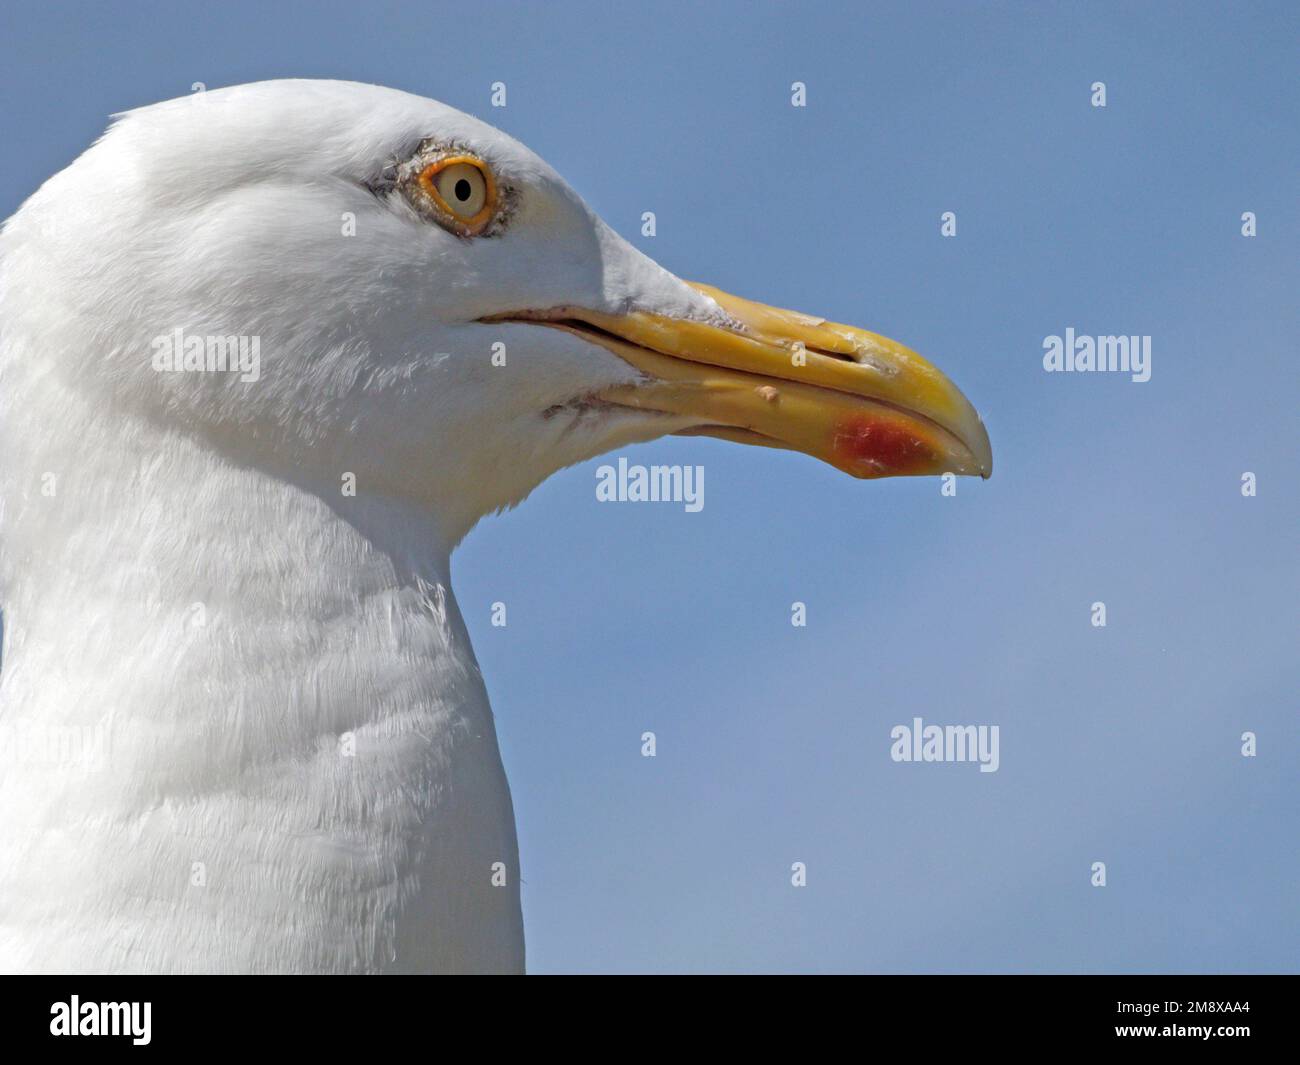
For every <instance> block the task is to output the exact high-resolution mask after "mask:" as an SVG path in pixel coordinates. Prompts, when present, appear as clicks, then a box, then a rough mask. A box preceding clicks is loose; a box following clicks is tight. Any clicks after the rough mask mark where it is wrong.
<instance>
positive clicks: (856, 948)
mask: <svg viewBox="0 0 1300 1065" xmlns="http://www.w3.org/2000/svg"><path fill="white" fill-rule="evenodd" d="M1298 36H1300V18H1298V17H1297V14H1296V12H1295V8H1294V5H1293V4H1282V3H1278V4H1243V5H1226V4H1224V5H1208V4H1195V3H1178V4H1141V5H1109V4H1107V5H1102V4H1084V5H1075V4H1071V5H1068V6H1066V5H1055V4H1025V5H1020V4H998V5H976V4H937V3H908V4H884V5H874V4H857V3H853V4H849V3H846V4H843V5H840V4H798V5H795V4H744V5H741V4H707V5H699V4H683V5H655V6H653V7H650V8H646V9H641V10H634V9H633V8H632V6H631V5H623V4H618V5H611V4H607V3H600V4H577V3H568V2H558V3H547V4H541V3H537V4H499V3H490V2H479V3H472V4H466V3H463V2H456V3H443V2H435V0H423V2H421V3H418V4H416V3H412V4H406V5H402V6H398V5H393V4H376V3H367V4H358V3H354V2H353V3H322V4H310V5H309V4H280V3H277V4H266V3H263V2H255V3H222V4H208V3H204V4H189V3H176V2H171V3H167V4H158V5H152V4H130V5H120V6H119V5H112V4H98V3H97V4H76V5H69V4H60V3H46V4H41V5H34V6H29V7H27V8H24V9H20V8H19V7H18V6H17V5H5V7H4V10H3V14H0V72H2V73H0V94H2V98H0V132H2V133H3V136H2V137H0V143H3V146H4V167H3V169H2V170H0V213H2V214H3V215H8V214H10V213H11V212H12V211H13V210H14V209H15V208H16V207H17V206H18V205H19V203H20V202H21V201H22V199H23V198H24V197H26V196H27V195H28V194H29V193H30V192H32V191H33V190H34V189H35V188H36V187H37V186H38V184H39V183H40V182H41V181H42V180H43V179H44V178H45V177H47V176H48V175H49V174H51V173H53V172H54V171H56V170H58V169H60V168H61V167H63V166H64V165H66V164H67V163H68V162H69V161H70V160H71V159H72V158H73V157H74V156H75V155H76V154H77V153H78V152H80V151H81V150H82V149H83V148H84V147H85V146H86V145H87V144H89V142H90V141H91V140H92V139H93V138H94V137H95V136H96V135H97V134H98V133H99V132H100V131H101V129H102V128H103V126H104V124H105V118H106V116H107V115H108V114H109V113H110V112H113V111H117V110H122V109H126V108H130V107H134V106H138V105H142V104H146V103H150V102H153V101H155V100H158V99H162V98H166V97H171V96H176V95H181V94H184V93H186V92H188V91H189V90H190V86H191V84H192V83H193V82H196V81H202V82H204V83H206V84H207V85H208V86H209V87H211V88H215V87H218V86H222V85H228V84H234V83H238V82H244V81H254V80H259V79H263V78H271V77H281V76H319V77H338V78H350V79H355V80H360V81H369V82H379V83H383V84H387V85H391V86H394V87H397V88H402V89H407V90H410V91H412V92H416V93H420V94H422V95H426V96H432V97H435V98H438V99H441V100H444V101H445V102H447V103H449V104H452V105H454V106H457V107H460V108H462V109H464V110H467V111H470V112H472V113H474V114H476V115H478V116H480V117H482V118H485V119H486V120H488V121H490V122H492V123H494V124H496V125H498V126H500V127H501V128H503V129H504V130H506V131H507V132H509V133H511V134H513V135H515V136H517V137H519V138H520V139H521V140H523V141H524V142H525V143H527V144H528V145H529V146H530V147H532V148H533V149H535V150H536V151H538V152H539V153H540V154H541V155H542V156H544V157H545V158H546V159H548V160H549V161H550V162H551V163H552V164H553V165H554V166H555V167H556V168H557V169H558V170H559V171H560V172H561V173H563V174H564V175H565V176H566V177H567V178H568V179H569V181H570V182H571V183H572V184H573V185H574V186H575V187H576V188H577V189H578V191H579V192H581V193H582V194H583V195H584V196H585V197H586V198H587V200H588V202H589V203H591V204H592V206H593V207H594V208H595V209H596V210H598V211H599V212H600V213H601V214H602V215H603V216H604V218H605V219H606V220H607V221H608V222H609V223H610V224H611V225H612V226H613V227H614V228H615V229H617V230H618V231H619V232H621V233H623V234H624V235H625V236H627V237H628V238H629V239H630V240H632V241H633V243H635V244H637V245H638V246H639V247H641V248H642V249H644V250H645V251H646V252H647V253H648V254H650V255H651V256H653V257H654V258H656V259H658V260H659V261H660V262H661V263H663V264H664V265H665V266H667V267H668V268H669V269H671V270H674V271H675V272H677V273H679V274H680V275H682V276H684V277H687V278H691V279H698V280H707V281H709V282H712V283H714V284H718V285H720V286H722V287H724V288H726V289H728V290H730V291H733V292H737V293H740V294H742V295H747V296H750V297H753V298H757V299H762V300H764V301H766V302H770V303H775V304H778V305H781V306H789V307H797V308H799V309H802V310H807V311H814V312H817V313H820V314H824V315H826V316H828V317H830V318H832V319H836V320H840V321H847V322H853V323H856V324H861V325H865V326H867V327H869V328H872V329H875V330H877V331H879V332H883V333H885V334H887V335H890V336H893V337H896V338H898V339H900V340H902V341H904V342H906V343H908V344H910V345H911V346H913V347H915V348H916V349H917V350H919V351H921V352H923V353H925V354H926V355H928V356H930V357H931V358H933V359H934V360H935V361H936V362H937V363H938V364H939V365H940V366H941V367H943V368H944V370H946V371H947V372H949V373H950V374H951V376H952V377H953V378H954V379H955V380H956V381H957V382H958V383H959V384H960V385H961V387H962V389H963V390H964V391H965V392H966V394H967V395H968V396H970V397H971V399H972V401H973V402H974V403H975V405H976V406H977V407H978V408H979V409H980V411H981V413H982V414H983V416H984V419H985V422H986V423H987V425H988V427H989V431H990V434H991V436H992V440H993V448H994V456H995V473H994V476H993V479H992V480H990V481H988V482H987V483H979V482H978V481H970V480H963V481H961V482H960V486H959V491H958V494H957V496H956V498H943V497H941V495H940V492H939V481H937V480H931V479H926V480H897V481H886V482H880V483H875V484H871V483H863V482H857V481H854V480H852V479H850V478H847V477H844V476H843V475H840V474H838V473H836V472H835V471H834V470H832V469H830V468H829V467H826V466H822V465H819V464H818V463H816V462H814V461H813V460H811V459H808V458H804V457H802V456H798V455H793V454H785V453H780V452H774V451H767V450H757V449H748V448H740V447H737V446H735V445H729V444H724V443H721V442H716V441H709V440H701V439H671V440H666V441H661V442H658V443H656V444H653V445H650V446H646V447H642V448H638V449H633V450H632V451H630V452H628V455H629V458H630V459H631V460H632V461H639V462H643V463H651V462H668V463H700V464H703V465H704V467H705V471H706V472H705V507H704V510H703V511H702V512H701V513H698V514H688V513H684V512H683V509H682V508H681V507H680V506H678V505H672V504H626V505H610V504H603V505H602V504H600V503H598V502H597V501H596V498H595V492H594V484H595V475H594V471H595V468H596V467H597V466H598V465H600V463H601V461H604V460H598V461H596V462H592V463H589V464H587V465H585V466H581V467H577V468H574V469H571V470H568V471H566V472H565V473H563V474H561V475H559V476H557V477H555V478H553V479H552V480H550V481H549V482H547V483H546V484H545V485H543V486H542V487H541V488H540V489H539V490H538V491H537V492H535V493H534V494H533V496H532V497H531V498H530V499H529V500H528V501H527V502H526V503H525V504H524V505H523V506H522V507H521V508H520V509H518V510H516V511H514V512H512V513H510V514H507V515H505V516H502V517H498V518H494V519H491V520H489V521H487V522H485V523H484V524H482V525H481V526H480V527H479V528H478V529H477V530H476V531H475V532H474V533H473V534H471V536H470V538H469V539H468V540H467V542H466V543H465V545H464V546H463V547H462V549H461V550H460V552H459V553H458V555H457V556H456V560H455V565H454V576H455V582H456V593H457V597H458V598H459V600H460V604H461V608H462V610H463V612H464V614H465V616H466V618H467V621H468V623H469V627H470V630H471V632H472V634H473V637H474V642H475V648H476V650H477V653H478V656H479V660H480V663H481V665H482V667H483V671H484V674H485V675H486V677H487V682H488V688H489V691H490V692H491V695H492V700H493V704H494V707H495V711H496V715H497V728H498V732H499V734H500V737H501V745H502V749H503V753H504V757H505V761H506V767H507V770H508V772H509V775H510V779H511V783H512V787H513V792H514V801H515V808H516V812H517V815H518V822H519V834H520V844H521V850H522V861H523V872H524V887H523V899H524V914H525V922H526V925H527V932H528V950H529V966H530V968H531V969H532V970H533V971H535V972H550V971H607V970H618V971H623V970H634V971H641V970H652V971H658V970H667V971H682V970H685V971H702V970H764V971H770V970H814V971H839V970H867V971H879V970H884V971H909V972H910V971H958V972H966V971H1020V970H1031V971H1084V972H1095V971H1238V970H1246V971H1250V970H1285V971H1296V970H1297V968H1300V965H1298V960H1300V906H1298V904H1297V895H1298V893H1300V887H1298V885H1300V844H1298V842H1297V830H1296V826H1297V821H1298V820H1300V789H1298V788H1297V766H1298V764H1300V759H1298V757H1297V755H1298V753H1300V720H1298V718H1297V705H1296V691H1297V683H1296V682H1297V674H1298V672H1300V670H1298V669H1297V664H1296V662H1297V656H1296V621H1297V615H1296V609H1295V604H1296V600H1297V591H1298V590H1300V589H1298V588H1297V584H1298V583H1300V582H1298V580H1297V565H1296V530H1297V527H1298V522H1297V519H1298V518H1300V505H1298V503H1297V494H1296V474H1297V468H1296V458H1297V452H1296V431H1295V429H1296V419H1295V414H1296V407H1297V400H1298V399H1300V389H1298V388H1297V357H1296V336H1297V328H1298V327H1300V315H1298V314H1297V298H1296V297H1297V290H1298V288H1300V286H1298V285H1297V281H1300V277H1298V274H1300V271H1298V270H1297V259H1296V249H1297V235H1298V234H1297V217H1296V174H1297V164H1298V163H1300V152H1298V151H1297V118H1298V116H1300V107H1298V105H1297V83H1296V75H1295V54H1296V51H1295V48H1296V42H1297V38H1298ZM498 80H500V81H504V82H506V84H507V86H508V106H507V107H506V108H505V109H493V108H492V107H490V106H489V86H490V84H491V83H492V82H493V81H498ZM795 80H801V81H804V82H806V83H807V85H808V106H807V108H805V109H795V108H792V107H791V106H790V103H789V89H790V83H791V82H792V81H795ZM1098 80H1100V81H1104V82H1105V83H1106V85H1107V92H1108V106H1107V107H1106V108H1105V109H1104V110H1102V109H1094V108H1093V107H1091V106H1090V104H1089V95H1090V88H1089V87H1090V85H1091V84H1092V82H1094V81H1098ZM647 210H652V211H655V212H656V213H657V216H658V235H657V236H656V237H655V238H653V239H647V238H643V237H641V236H640V216H641V212H642V211H647ZM947 210H952V211H955V212H956V213H957V218H958V234H957V236H956V237H955V238H952V239H943V238H941V236H940V234H939V220H940V214H941V213H942V212H943V211H947ZM1243 211H1254V212H1256V214H1257V216H1258V227H1259V235H1258V236H1257V237H1256V238H1254V239H1246V238H1243V237H1242V236H1241V235H1240V226H1241V223H1240V216H1241V214H1242V212H1243ZM1067 326H1073V327H1074V328H1075V329H1076V330H1077V331H1078V332H1079V333H1088V334H1109V333H1118V334H1149V335H1151V336H1152V338H1153V340H1152V348H1153V373H1152V379H1151V381H1150V382H1148V383H1146V384H1135V383H1132V382H1130V381H1129V380H1128V378H1127V377H1126V376H1122V375H1111V374H1094V375H1065V374H1056V375H1049V374H1046V373H1044V371H1043V369H1042V365H1041V358H1042V342H1043V338H1044V337H1046V336H1048V335H1049V334H1060V333H1063V332H1064V330H1065V329H1066V327H1067ZM1247 470H1249V471H1252V472H1254V473H1255V474H1256V475H1257V476H1258V483H1259V494H1258V497H1257V498H1254V499H1245V498H1243V497H1242V495H1241V492H1240V478H1241V474H1242V472H1243V471H1247ZM496 600H501V601H504V602H505V603H506V604H507V605H508V611H509V624H508V626H507V627H506V628H504V629H500V628H493V627H492V626H491V625H490V623H489V612H490V606H491V603H492V602H494V601H496ZM795 600H801V601H803V602H805V603H807V604H808V617H809V622H808V626H807V628H805V629H798V628H793V627H792V626H791V624H790V604H791V603H792V602H793V601H795ZM1095 600H1102V601H1104V602H1105V603H1106V606H1107V611H1108V625H1107V627H1106V628H1105V629H1095V628H1093V627H1092V626H1091V625H1090V623H1089V607H1090V604H1091V603H1092V602H1093V601H1095ZM918 715H919V716H921V717H923V718H924V719H925V720H926V721H927V722H931V723H939V724H950V723H954V724H955V723H973V724H997V725H999V726H1000V728H1001V768H1000V770H999V771H998V772H997V773H992V774H981V773H979V772H978V771H977V769H976V767H975V766H973V765H942V764H939V765H935V764H931V765H908V764H896V763H894V762H892V761H891V760H890V758H889V747H890V739H889V731H890V729H891V728H892V727H893V726H894V725H896V724H899V723H905V722H910V721H911V719H912V718H913V716H918ZM646 729H650V730H653V731H654V732H655V733H656V734H657V736H658V757H656V758H654V759H645V758H642V757H641V756H640V736H641V733H642V732H643V731H644V730H646ZM1248 729H1249V730H1252V731H1255V732H1256V733H1257V734H1258V736H1259V755H1258V757H1256V758H1254V759H1247V758H1243V757H1242V756H1241V753H1240V736H1241V733H1242V732H1243V731H1245V730H1248ZM1098 860H1101V861H1105V862H1106V863H1107V867H1108V881H1109V883H1108V886H1107V887H1105V888H1104V889H1098V888H1094V887H1092V886H1090V883H1089V876H1090V865H1091V863H1092V862H1094V861H1098ZM794 861H803V862H806V863H807V866H808V886H807V887H806V888H803V889H795V888H793V887H792V886H791V885H790V865H791V863H792V862H794Z"/></svg>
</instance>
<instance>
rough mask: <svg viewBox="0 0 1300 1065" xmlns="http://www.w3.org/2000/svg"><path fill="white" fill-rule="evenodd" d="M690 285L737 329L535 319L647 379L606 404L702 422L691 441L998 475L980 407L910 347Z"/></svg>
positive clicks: (871, 469)
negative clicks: (710, 439) (699, 437)
mask: <svg viewBox="0 0 1300 1065" xmlns="http://www.w3.org/2000/svg"><path fill="white" fill-rule="evenodd" d="M691 287H693V288H695V289H696V290H698V291H699V292H702V293H704V294H705V295H707V296H710V297H712V298H713V299H714V300H715V301H716V302H717V303H718V305H719V306H721V307H722V309H723V310H724V311H725V312H726V313H727V315H728V316H729V318H730V319H731V321H729V322H726V323H722V324H715V323H711V322H700V321H693V320H688V319H682V318H669V317H665V316H662V315H657V314H650V313H646V312H644V311H631V312H628V313H626V314H604V313H600V312H596V311H587V310H582V309H579V308H571V307H570V308H564V309H563V310H560V311H553V312H548V313H547V314H545V315H540V314H539V315H530V316H529V317H530V318H531V319H532V320H533V321H544V322H545V324H548V325H553V326H557V327H559V328H565V329H570V330H572V331H573V332H576V333H579V334H580V335H582V336H583V337H584V338H585V339H587V340H589V341H591V342H593V343H596V344H600V345H601V346H603V347H605V348H606V349H608V350H609V351H611V352H613V353H614V354H615V355H618V356H619V357H620V358H622V359H624V360H625V361H627V362H628V363H630V364H631V365H633V366H635V367H636V368H637V369H638V370H641V371H642V372H643V373H644V374H645V375H646V376H647V378H649V380H648V381H646V382H643V383H639V384H636V385H624V386H619V387H617V388H613V389H607V390H606V391H604V392H602V393H600V396H599V398H600V399H602V400H605V401H607V402H612V403H618V404H621V405H623V406H628V407H636V408H640V409H644V410H655V411H663V412H666V413H670V414H680V415H687V416H691V417H694V418H698V419H699V420H700V425H699V426H698V427H697V428H695V429H691V430H687V432H688V433H696V434H704V435H709V436H717V437H722V438H723V439H727V440H735V441H739V442H741V443H747V444H759V445H764V446H767V447H781V448H789V449H792V450H795V451H802V452H804V453H805V454H808V455H812V456H814V457H816V458H819V459H822V460H823V461H824V462H828V463H830V464H831V465H832V466H834V467H836V468H837V469H840V470H843V471H844V472H845V473H849V474H852V475H853V476H855V477H896V476H915V475H923V474H940V473H956V474H973V475H979V476H981V477H988V476H989V474H990V473H991V472H992V470H993V452H992V449H991V448H990V446H989V437H988V433H987V432H986V431H985V429H984V424H983V423H982V422H981V421H980V418H979V415H978V414H977V413H976V412H975V408H974V407H972V406H971V405H970V403H969V401H968V400H967V399H966V397H965V396H963V395H962V394H961V392H960V391H959V390H958V388H957V386H956V385H954V384H953V383H952V382H951V381H949V380H948V378H947V377H945V376H944V375H943V374H942V373H940V372H939V371H938V370H937V369H935V368H934V367H933V366H931V365H930V363H928V362H926V361H925V359H923V358H921V356H920V355H918V354H916V352H914V351H912V350H911V349H910V348H906V347H904V346H903V345H902V344H899V343H898V342H897V341H894V340H890V339H888V338H887V337H883V336H879V335H877V334H875V333H868V332H866V331H865V330H862V329H857V328H854V327H853V326H847V325H839V324H836V323H834V322H827V321H824V320H823V319H820V318H813V317H809V316H808V315H805V314H800V313H798V312H796V311H784V310H780V309H778V308H775V307H768V306H765V305H764V304H761V303H754V302H751V301H750V300H745V299H740V298H739V297H737V296H731V295H728V294H727V293H725V292H720V291H719V290H717V289H715V288H711V287H709V286H707V285H696V284H692V286H691ZM511 317H514V316H511Z"/></svg>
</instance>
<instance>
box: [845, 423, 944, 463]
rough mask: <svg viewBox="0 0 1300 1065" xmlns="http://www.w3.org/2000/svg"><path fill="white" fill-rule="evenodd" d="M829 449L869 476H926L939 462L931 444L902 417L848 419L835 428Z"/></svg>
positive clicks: (915, 427)
mask: <svg viewBox="0 0 1300 1065" xmlns="http://www.w3.org/2000/svg"><path fill="white" fill-rule="evenodd" d="M832 447H833V448H834V451H835V455H836V457H837V458H839V459H841V460H843V461H846V462H847V463H849V464H851V465H853V466H855V467H859V468H861V472H862V473H863V474H864V475H866V476H868V477H890V476H907V475H908V474H922V473H929V472H931V471H933V470H934V469H935V465H936V462H937V460H938V454H937V452H936V451H935V448H934V446H933V444H931V442H930V441H929V440H927V439H926V438H925V437H924V436H923V435H921V432H920V431H919V430H918V427H917V425H916V423H915V422H913V421H911V419H909V418H907V417H905V416H903V415H892V416H891V415H887V414H872V415H861V416H856V417H853V418H849V419H847V420H845V421H844V422H842V423H840V425H838V426H837V427H836V430H835V439H834V441H833V443H832Z"/></svg>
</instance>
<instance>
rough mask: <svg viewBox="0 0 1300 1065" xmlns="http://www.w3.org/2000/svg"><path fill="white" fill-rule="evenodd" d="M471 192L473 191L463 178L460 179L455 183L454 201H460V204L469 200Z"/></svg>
mask: <svg viewBox="0 0 1300 1065" xmlns="http://www.w3.org/2000/svg"><path fill="white" fill-rule="evenodd" d="M473 191H474V190H473V189H471V188H470V187H469V182H468V181H466V180H465V179H464V178H461V179H460V180H459V181H458V182H456V199H458V200H460V201H461V202H462V203H464V202H465V201H466V200H468V199H469V197H470V193H472V192H473Z"/></svg>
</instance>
